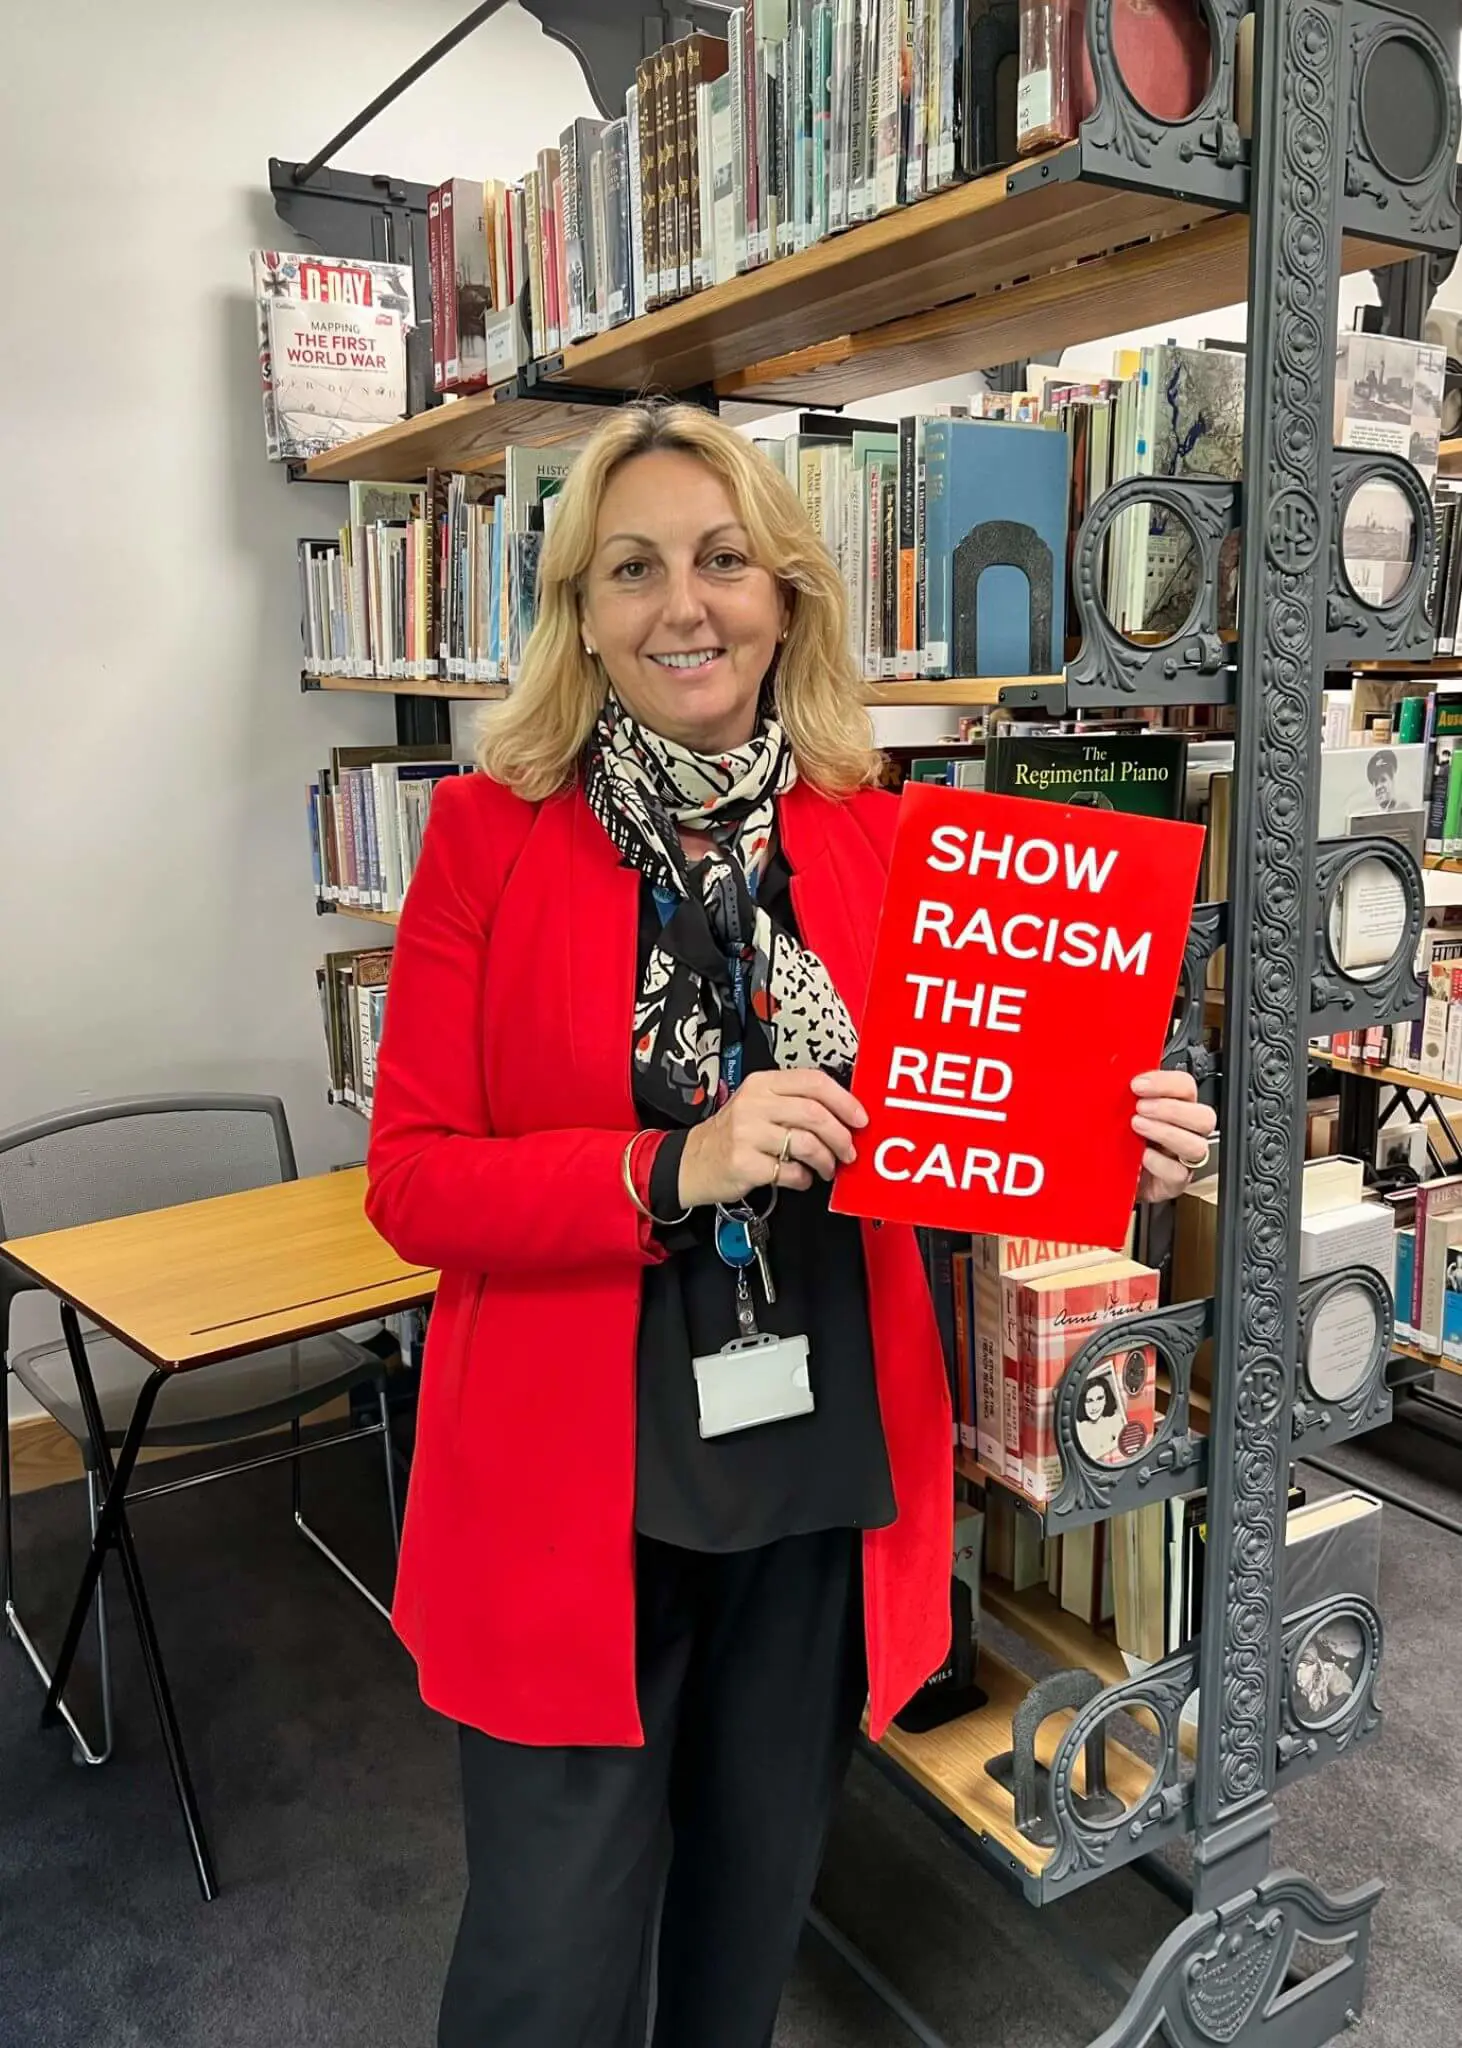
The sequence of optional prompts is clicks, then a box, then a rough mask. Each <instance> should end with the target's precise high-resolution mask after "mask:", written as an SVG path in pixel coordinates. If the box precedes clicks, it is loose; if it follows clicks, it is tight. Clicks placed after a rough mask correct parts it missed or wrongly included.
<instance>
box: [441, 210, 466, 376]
mask: <svg viewBox="0 0 1462 2048" xmlns="http://www.w3.org/2000/svg"><path fill="white" fill-rule="evenodd" d="M452 184H453V181H452V180H451V179H450V178H449V179H448V180H447V182H446V184H445V185H443V187H442V297H443V301H444V308H443V314H442V318H443V321H444V323H445V332H444V334H443V337H442V347H443V349H444V351H445V360H444V362H443V365H442V389H443V390H444V391H455V390H456V389H457V385H458V382H459V381H460V378H461V375H462V364H461V360H460V358H459V356H458V353H457V237H456V219H455V215H456V203H455V199H454V196H453V192H452Z"/></svg>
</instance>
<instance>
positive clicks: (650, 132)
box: [635, 57, 660, 313]
mask: <svg viewBox="0 0 1462 2048" xmlns="http://www.w3.org/2000/svg"><path fill="white" fill-rule="evenodd" d="M657 92H658V88H657V85H656V79H655V59H654V58H653V57H644V58H642V59H641V60H640V62H639V64H638V65H637V66H636V68H635V114H636V130H637V133H638V136H639V151H640V161H639V179H640V245H641V253H640V261H641V264H642V266H643V268H644V273H645V289H644V294H643V296H642V297H641V298H639V299H637V300H636V301H635V307H636V311H638V312H643V313H647V312H649V311H650V310H651V308H652V307H654V306H657V305H659V303H660V185H659V178H658V175H657V168H656V155H655V123H656V119H657V115H656V111H655V109H656V102H657Z"/></svg>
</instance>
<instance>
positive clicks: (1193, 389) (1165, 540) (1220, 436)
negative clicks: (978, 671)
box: [1115, 30, 1244, 638]
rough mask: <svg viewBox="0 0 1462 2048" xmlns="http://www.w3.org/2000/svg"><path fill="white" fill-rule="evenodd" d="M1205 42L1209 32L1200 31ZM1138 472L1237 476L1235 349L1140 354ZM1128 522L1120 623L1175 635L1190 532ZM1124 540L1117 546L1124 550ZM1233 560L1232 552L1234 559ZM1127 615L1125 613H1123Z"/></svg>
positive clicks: (1222, 606)
mask: <svg viewBox="0 0 1462 2048" xmlns="http://www.w3.org/2000/svg"><path fill="white" fill-rule="evenodd" d="M1203 33H1204V40H1205V42H1206V41H1207V31H1206V30H1205V31H1204V32H1203ZM1134 425H1135V432H1136V441H1135V460H1134V462H1133V464H1132V466H1131V470H1130V472H1129V473H1130V474H1134V475H1138V476H1213V477H1228V478H1234V477H1238V476H1241V475H1242V474H1243V466H1244V357H1243V354H1242V353H1241V352H1240V351H1238V350H1236V349H1219V348H1212V349H1208V348H1175V347H1173V346H1171V345H1170V344H1165V345H1163V346H1162V347H1159V348H1145V349H1143V351H1142V359H1141V367H1140V369H1139V372H1138V387H1137V413H1136V419H1135V422H1134ZM1119 524H1128V525H1129V526H1130V529H1131V538H1130V542H1129V545H1128V547H1127V550H1126V559H1127V569H1126V577H1125V582H1126V589H1125V591H1124V592H1123V593H1121V596H1122V599H1123V600H1124V603H1123V611H1118V612H1117V613H1116V614H1115V616H1116V617H1117V621H1118V624H1119V625H1121V626H1122V628H1123V630H1124V631H1126V632H1129V633H1151V634H1157V635H1159V636H1161V637H1164V638H1166V637H1167V636H1169V635H1171V634H1173V633H1177V632H1180V631H1181V629H1182V627H1183V626H1184V624H1185V623H1186V621H1187V618H1188V615H1189V613H1190V612H1191V610H1192V608H1193V600H1194V596H1195V593H1196V590H1197V560H1196V551H1195V548H1194V543H1193V536H1192V534H1191V532H1190V531H1189V529H1188V527H1187V526H1186V525H1185V524H1184V522H1183V521H1182V520H1180V519H1177V518H1175V517H1173V516H1171V515H1170V514H1169V513H1168V512H1167V511H1166V510H1164V509H1163V508H1162V507H1161V506H1153V507H1151V509H1150V510H1148V511H1146V512H1144V510H1143V509H1142V508H1141V507H1135V508H1134V510H1133V511H1132V512H1129V513H1126V514H1124V515H1123V518H1122V521H1120V522H1119ZM1121 539H1122V537H1121V536H1118V545H1119V547H1120V546H1121ZM1235 563H1236V558H1235ZM1235 575H1236V567H1235V568H1231V569H1230V573H1229V575H1228V577H1227V578H1226V579H1224V578H1223V577H1222V576H1221V580H1220V587H1219V624H1220V625H1221V626H1231V625H1232V624H1233V623H1234V618H1235V613H1236V588H1237V586H1236V582H1235V580H1234V578H1235ZM1124 613H1125V617H1124Z"/></svg>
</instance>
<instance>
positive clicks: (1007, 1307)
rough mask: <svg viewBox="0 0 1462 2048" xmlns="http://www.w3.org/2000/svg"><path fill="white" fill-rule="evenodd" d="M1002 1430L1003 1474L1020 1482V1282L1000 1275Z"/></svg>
mask: <svg viewBox="0 0 1462 2048" xmlns="http://www.w3.org/2000/svg"><path fill="white" fill-rule="evenodd" d="M1000 1382H1001V1402H1000V1413H1001V1429H1002V1433H1003V1443H1004V1459H1003V1468H1004V1472H1005V1477H1006V1478H1007V1479H1011V1480H1014V1481H1015V1483H1016V1484H1017V1485H1019V1484H1020V1481H1021V1469H1022V1468H1021V1450H1020V1283H1019V1281H1017V1280H1015V1279H1014V1278H1012V1277H1011V1275H1009V1274H1008V1273H1002V1274H1001V1276H1000Z"/></svg>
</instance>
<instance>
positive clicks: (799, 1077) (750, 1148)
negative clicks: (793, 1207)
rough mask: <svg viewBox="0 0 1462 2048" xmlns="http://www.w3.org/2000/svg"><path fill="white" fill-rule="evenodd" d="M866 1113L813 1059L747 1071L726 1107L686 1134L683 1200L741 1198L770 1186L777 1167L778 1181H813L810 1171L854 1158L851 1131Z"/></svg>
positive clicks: (693, 1204) (829, 1173)
mask: <svg viewBox="0 0 1462 2048" xmlns="http://www.w3.org/2000/svg"><path fill="white" fill-rule="evenodd" d="M867 1121H868V1112H867V1111H866V1110H865V1109H864V1108H863V1106H862V1104H861V1103H859V1102H858V1101H856V1100H855V1099H854V1097H853V1096H851V1095H850V1094H849V1093H848V1091H847V1089H846V1088H840V1087H839V1086H838V1084H837V1082H836V1081H834V1080H832V1079H831V1077H830V1076H829V1075H827V1074H824V1073H821V1072H819V1071H818V1070H817V1069H816V1068H814V1067H808V1068H800V1067H797V1068H793V1069H792V1070H791V1071H790V1072H783V1071H782V1070H780V1069H772V1070H771V1071H767V1072H760V1073H755V1074H748V1075H747V1077H746V1079H745V1080H744V1081H743V1082H742V1084H741V1086H740V1087H739V1088H738V1089H737V1090H736V1093H735V1094H734V1095H733V1096H732V1097H731V1100H730V1101H729V1102H728V1103H727V1104H726V1106H725V1108H724V1109H718V1110H717V1112H716V1114H715V1115H714V1116H713V1117H708V1118H707V1119H706V1121H705V1122H704V1123H703V1124H697V1125H696V1126H695V1128H694V1129H693V1130H692V1131H691V1133H690V1135H689V1137H688V1138H687V1139H686V1141H685V1146H684V1149H683V1151H682V1152H681V1155H680V1200H681V1205H682V1207H684V1208H688V1209H694V1208H699V1207H700V1206H701V1205H702V1204H703V1203H708V1202H739V1201H742V1200H743V1199H744V1198H745V1197H746V1196H747V1195H748V1194H749V1193H750V1192H751V1190H752V1189H753V1188H764V1187H770V1186H771V1185H772V1181H773V1176H774V1175H775V1178H776V1185H777V1186H778V1187H782V1188H810V1187H811V1186H812V1180H813V1175H814V1174H816V1175H819V1176H820V1177H821V1178H822V1179H823V1180H831V1179H832V1177H833V1174H834V1173H835V1172H836V1170H837V1168H838V1166H839V1165H846V1164H848V1163H850V1162H851V1161H852V1159H853V1158H854V1156H855V1155H854V1150H853V1139H852V1133H853V1132H854V1131H856V1130H861V1128H862V1127H863V1125H864V1124H866V1123H867ZM789 1134H790V1144H788V1137H789ZM784 1145H786V1146H787V1151H786V1154H785V1157H784V1156H783V1147H784Z"/></svg>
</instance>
